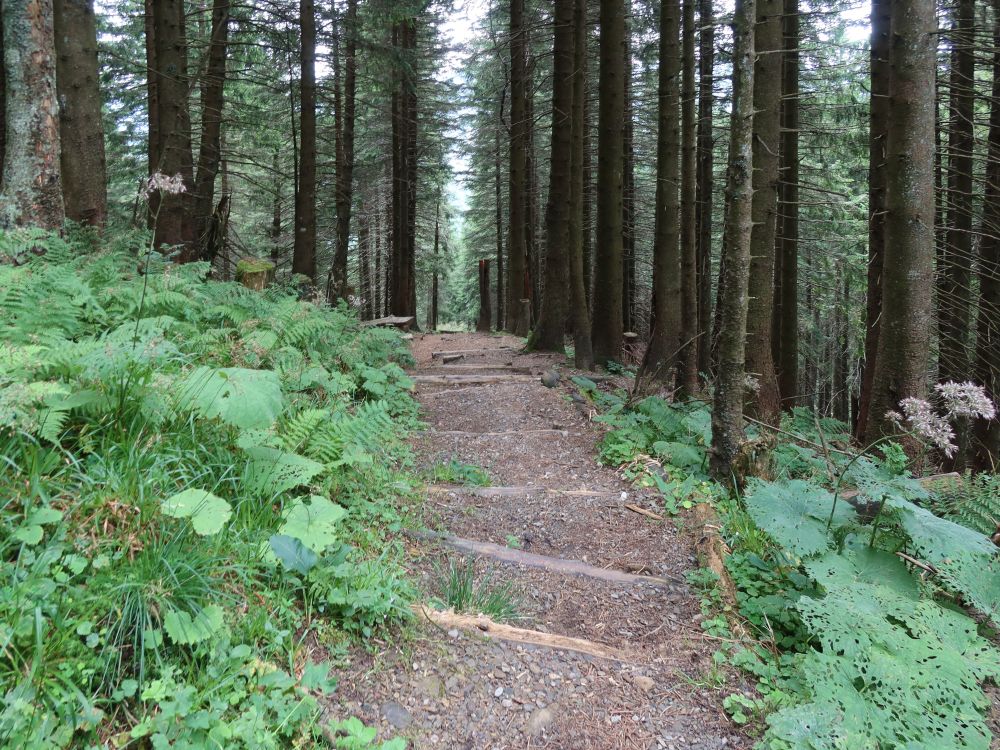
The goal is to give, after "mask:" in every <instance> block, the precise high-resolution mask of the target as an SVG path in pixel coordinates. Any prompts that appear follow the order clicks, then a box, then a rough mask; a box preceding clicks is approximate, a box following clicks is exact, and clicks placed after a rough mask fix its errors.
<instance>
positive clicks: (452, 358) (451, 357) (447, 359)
mask: <svg viewBox="0 0 1000 750" xmlns="http://www.w3.org/2000/svg"><path fill="white" fill-rule="evenodd" d="M460 359H465V355H464V354H449V355H447V356H446V357H441V361H442V362H444V363H445V364H446V365H448V364H451V363H452V362H457V361H458V360H460Z"/></svg>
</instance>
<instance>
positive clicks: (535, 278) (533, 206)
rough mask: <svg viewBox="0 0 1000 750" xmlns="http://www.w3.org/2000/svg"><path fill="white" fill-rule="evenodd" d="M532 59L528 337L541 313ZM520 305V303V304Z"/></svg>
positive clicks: (526, 211) (529, 85)
mask: <svg viewBox="0 0 1000 750" xmlns="http://www.w3.org/2000/svg"><path fill="white" fill-rule="evenodd" d="M528 49H531V39H530V37H529V39H528ZM534 79H535V58H534V56H533V55H532V56H529V57H528V82H527V90H528V101H527V109H526V112H527V114H526V117H525V119H527V121H528V145H527V156H526V158H525V174H526V175H527V182H526V184H525V193H524V199H525V207H524V225H525V229H524V232H525V234H524V252H525V259H526V260H525V268H526V269H527V272H526V273H525V275H524V291H523V293H522V299H526V300H529V308H530V310H531V313H530V314H529V315H528V316H527V318H525V320H526V321H527V322H526V323H525V326H526V328H525V335H527V334H528V332H529V330H530V329H531V327H532V325H534V324H535V323H536V322H537V321H538V315H539V313H540V312H541V310H540V307H539V305H540V303H541V288H540V284H541V282H542V274H541V268H542V258H541V253H540V252H539V250H538V234H539V232H538V214H539V211H538V192H539V191H538V164H537V161H536V159H535V98H534V96H533V95H532V92H534V90H535V81H534ZM522 304H523V303H522Z"/></svg>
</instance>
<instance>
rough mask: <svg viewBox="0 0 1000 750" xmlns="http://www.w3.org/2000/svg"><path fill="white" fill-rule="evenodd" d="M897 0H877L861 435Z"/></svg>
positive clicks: (879, 259) (875, 305)
mask: <svg viewBox="0 0 1000 750" xmlns="http://www.w3.org/2000/svg"><path fill="white" fill-rule="evenodd" d="M891 3H892V0H872V10H871V27H872V36H871V97H870V103H869V109H870V125H869V130H868V283H867V295H866V300H867V301H866V304H865V312H866V317H865V364H864V368H863V369H862V371H861V395H860V398H859V399H858V424H857V428H856V432H855V434H856V435H857V436H858V437H859V438H860V437H863V436H864V435H865V433H866V432H867V430H868V415H869V412H870V405H871V399H872V385H873V379H874V377H875V365H876V362H877V357H878V342H879V330H880V328H881V317H882V273H883V270H884V266H885V225H886V140H887V139H886V131H887V128H888V123H889V106H890V102H889V79H890V77H891V72H892V71H891V68H890V64H889V54H890V49H891V43H890V42H891V40H890V36H889V35H890V31H891V17H890V7H891Z"/></svg>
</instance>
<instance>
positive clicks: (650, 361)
mask: <svg viewBox="0 0 1000 750" xmlns="http://www.w3.org/2000/svg"><path fill="white" fill-rule="evenodd" d="M680 14H681V7H680V2H679V0H667V1H666V2H664V3H662V4H661V5H660V50H659V53H660V66H659V73H658V77H659V80H658V98H659V101H658V109H657V122H658V128H657V137H656V198H655V200H656V216H655V223H654V229H653V296H652V300H651V305H650V324H649V329H650V336H649V345H648V346H647V347H646V353H645V356H644V357H643V361H642V366H641V368H640V379H639V380H640V381H642V380H645V381H646V382H647V383H658V384H661V385H669V384H670V383H672V382H673V377H674V369H675V365H676V364H677V355H678V349H679V345H680V329H681V258H680V236H679V232H680V226H679V224H678V219H679V217H678V212H677V210H678V202H677V177H678V167H679V160H680V122H679V120H678V110H679V107H680V90H679V83H680V82H679V80H678V79H679V77H680V72H681V55H680ZM598 181H599V182H601V181H600V180H598ZM601 184H602V185H603V182H601ZM602 192H603V191H602ZM594 317H595V320H596V318H597V313H596V311H595V314H594Z"/></svg>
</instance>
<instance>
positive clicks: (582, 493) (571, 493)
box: [427, 484, 621, 497]
mask: <svg viewBox="0 0 1000 750" xmlns="http://www.w3.org/2000/svg"><path fill="white" fill-rule="evenodd" d="M427 491H428V492H429V493H431V494H434V495H446V494H448V493H452V492H454V493H455V494H457V495H472V496H473V497H525V496H526V495H563V496H565V497H621V490H614V489H594V490H587V489H580V490H559V489H553V488H551V487H536V486H534V485H525V486H523V487H455V486H449V485H444V484H432V485H429V486H428V487H427Z"/></svg>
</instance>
